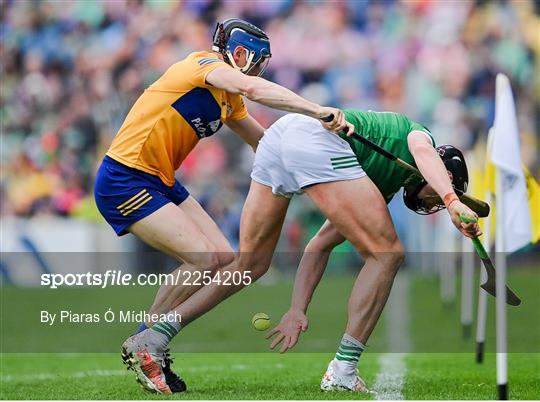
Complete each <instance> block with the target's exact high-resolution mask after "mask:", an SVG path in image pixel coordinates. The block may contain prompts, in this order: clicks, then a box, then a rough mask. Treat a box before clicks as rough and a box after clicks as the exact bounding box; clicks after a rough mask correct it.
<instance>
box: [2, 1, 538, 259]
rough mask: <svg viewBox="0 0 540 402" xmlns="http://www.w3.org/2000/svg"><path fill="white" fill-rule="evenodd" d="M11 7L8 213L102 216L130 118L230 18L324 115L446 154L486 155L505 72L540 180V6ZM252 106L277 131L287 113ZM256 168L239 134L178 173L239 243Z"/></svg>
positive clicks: (5, 167) (6, 28) (6, 84)
mask: <svg viewBox="0 0 540 402" xmlns="http://www.w3.org/2000/svg"><path fill="white" fill-rule="evenodd" d="M2 8H3V9H2V14H1V17H0V18H1V21H0V50H1V69H2V79H1V93H0V118H1V131H2V133H1V134H2V146H1V150H0V152H1V176H0V196H1V199H0V213H1V214H2V215H3V216H6V215H18V216H23V217H31V216H36V215H43V214H45V215H51V214H52V215H61V216H75V217H81V218H88V219H99V218H98V213H97V211H96V209H95V206H94V204H93V197H92V186H93V177H94V172H95V171H96V168H97V165H98V163H99V161H100V160H101V158H102V157H103V155H104V153H105V151H106V150H107V147H108V145H109V144H110V142H111V140H112V138H113V136H114V135H115V132H116V131H117V129H118V128H119V127H120V125H121V123H122V121H123V118H124V117H125V115H126V114H127V112H128V110H129V108H130V107H131V105H132V104H133V102H134V101H135V99H136V98H137V97H138V96H139V95H140V94H141V92H142V91H143V90H144V88H146V87H147V86H148V85H149V84H151V83H152V82H153V81H154V80H155V79H156V78H158V77H159V75H160V74H161V73H162V72H163V71H164V70H165V69H166V68H168V67H169V66H170V65H171V64H173V63H175V62H176V61H178V60H180V59H182V58H184V57H185V56H186V55H188V54H189V53H190V52H193V51H198V50H203V49H210V45H211V35H212V33H213V29H214V27H215V22H216V21H219V20H223V19H225V18H229V17H240V18H243V19H246V20H248V21H250V22H252V23H254V24H256V25H259V26H260V27H262V28H263V29H264V30H266V32H267V33H268V35H269V37H270V40H271V46H272V53H273V57H272V60H271V62H270V66H269V68H268V71H267V72H266V73H265V77H266V78H268V79H271V80H273V81H275V82H277V83H279V84H282V85H284V86H286V87H288V88H290V89H292V90H294V91H297V92H298V93H300V94H301V95H303V96H305V97H307V98H309V99H312V100H314V101H317V102H319V103H321V104H327V105H333V106H338V107H356V108H363V109H372V110H391V111H399V112H402V113H405V114H407V115H409V116H410V117H411V118H413V119H416V120H418V121H420V122H422V123H423V124H425V125H426V126H428V127H430V129H431V130H432V132H433V133H434V136H435V138H436V140H437V142H438V143H453V144H454V145H456V146H459V147H463V148H464V149H473V148H474V147H475V146H477V144H481V143H483V142H485V139H486V135H487V130H488V128H489V127H490V126H491V125H492V123H493V117H494V94H495V93H494V89H495V75H496V74H497V73H498V72H504V73H506V74H507V75H508V76H509V77H510V79H511V82H512V86H513V89H514V94H515V98H516V101H517V110H518V114H519V116H518V118H519V127H520V130H521V135H522V137H521V139H522V145H523V156H524V158H525V162H526V164H527V165H528V166H529V168H531V170H532V171H533V172H534V174H535V175H536V177H537V178H538V176H539V172H540V156H539V152H538V143H539V142H540V138H539V127H538V125H539V121H540V119H539V115H540V105H539V98H540V93H539V88H540V85H539V83H538V76H539V74H538V71H539V69H538V57H539V55H540V41H539V36H538V35H539V21H540V20H539V14H540V2H538V1H532V0H531V1H525V0H522V1H487V0H486V1H466V0H463V1H445V0H441V1H430V0H419V1H390V0H379V1H363V0H343V1H329V2H322V1H292V0H264V1H263V0H254V1H247V0H246V1H243V0H235V1H219V0H193V1H180V2H177V1H172V0H171V1H164V0H146V1H142V0H125V1H123V0H110V1H107V0H102V1H99V0H78V1H69V2H68V1H30V0H28V1H17V0H12V1H9V0H5V1H3V2H2ZM248 108H249V109H250V111H251V113H252V114H253V115H254V116H255V117H256V118H257V119H258V120H259V121H260V122H261V123H262V124H263V125H265V126H268V125H269V124H271V123H272V122H273V121H275V119H276V118H277V117H279V116H280V113H279V112H277V111H274V110H270V109H268V108H264V107H261V106H259V105H255V104H252V103H249V105H248ZM252 157H253V156H252V152H251V150H250V148H248V147H247V146H245V147H243V146H241V144H240V142H239V140H238V139H237V138H236V137H235V136H234V135H231V134H230V133H229V132H228V131H227V129H226V128H224V129H222V131H221V132H220V133H219V134H218V135H216V136H214V137H212V138H210V139H205V140H203V141H201V143H200V144H199V145H198V147H197V148H196V150H195V152H194V153H193V154H192V155H191V156H190V157H189V159H188V160H187V161H186V162H185V164H184V165H183V167H182V168H181V169H180V171H179V172H178V175H179V177H180V178H181V180H183V181H184V182H185V183H186V186H187V187H188V189H189V190H190V191H191V192H192V193H193V194H194V195H195V196H196V197H197V198H198V199H199V200H200V201H201V203H202V204H203V205H204V206H205V207H206V208H207V210H208V211H209V212H210V214H211V215H212V216H213V217H214V218H215V219H216V221H217V223H218V224H219V226H220V227H222V228H223V230H224V231H225V233H226V234H227V235H228V236H229V238H231V240H234V239H235V238H236V236H237V231H238V218H239V214H240V212H241V207H242V203H243V199H244V196H245V193H246V191H247V186H248V185H249V171H250V167H251V161H252ZM312 215H313V214H312V212H311V211H310V210H309V209H307V210H306V209H305V208H296V209H295V212H293V216H295V217H297V220H296V221H295V220H293V222H292V223H291V224H290V225H289V226H288V228H289V229H288V230H287V237H288V238H289V241H290V243H291V244H292V246H291V248H293V249H295V248H296V246H295V245H296V244H300V243H301V242H302V237H303V236H304V237H305V236H306V235H307V234H308V233H304V234H302V229H301V228H304V227H310V225H309V224H307V225H299V224H298V222H313V221H317V222H318V219H320V218H319V217H315V218H313V217H312ZM295 222H296V223H295ZM311 226H313V230H315V227H316V225H311ZM304 231H305V230H304Z"/></svg>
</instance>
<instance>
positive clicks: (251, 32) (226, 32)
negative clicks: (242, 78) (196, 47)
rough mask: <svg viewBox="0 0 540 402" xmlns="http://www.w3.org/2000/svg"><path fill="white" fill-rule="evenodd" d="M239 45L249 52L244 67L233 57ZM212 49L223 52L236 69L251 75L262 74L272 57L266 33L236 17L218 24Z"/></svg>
mask: <svg viewBox="0 0 540 402" xmlns="http://www.w3.org/2000/svg"><path fill="white" fill-rule="evenodd" d="M238 46H241V47H243V48H244V49H245V50H246V52H247V54H246V65H245V66H244V67H238V65H237V64H236V62H235V60H234V57H233V53H234V51H235V49H236V48H237V47H238ZM212 50H213V51H216V52H219V53H221V54H222V55H223V59H224V60H225V61H226V62H227V63H228V64H230V65H231V66H232V67H234V68H235V69H237V70H239V71H241V72H242V73H244V74H251V75H261V74H262V73H263V72H264V70H265V69H266V67H267V66H268V63H269V61H270V58H271V57H272V53H271V52H270V41H269V39H268V36H267V35H266V33H265V32H264V31H263V30H261V29H259V28H257V27H256V26H255V25H252V24H250V23H249V22H246V21H243V20H240V19H236V18H231V19H228V20H225V21H224V22H223V23H221V24H220V23H218V24H217V26H216V30H215V31H214V39H213V45H212Z"/></svg>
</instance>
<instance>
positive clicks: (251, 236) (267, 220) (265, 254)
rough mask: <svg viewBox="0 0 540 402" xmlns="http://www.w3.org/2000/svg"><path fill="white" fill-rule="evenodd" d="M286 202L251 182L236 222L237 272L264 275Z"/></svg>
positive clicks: (276, 238)
mask: <svg viewBox="0 0 540 402" xmlns="http://www.w3.org/2000/svg"><path fill="white" fill-rule="evenodd" d="M289 201H290V200H289V199H288V198H285V197H281V196H277V195H274V194H273V193H272V189H271V188H270V187H268V186H265V185H263V184H260V183H257V182H256V181H253V180H252V181H251V186H250V189H249V193H248V196H247V199H246V202H245V204H244V208H243V210H242V217H241V219H240V244H239V250H238V251H239V257H238V258H239V262H240V263H239V265H240V268H241V269H244V270H246V269H256V270H258V271H263V272H265V271H266V270H267V269H268V267H269V265H270V261H271V260H272V255H273V254H274V250H275V248H276V244H277V242H278V240H279V236H280V234H281V228H282V227H283V220H284V219H285V214H286V213H287V208H288V206H289Z"/></svg>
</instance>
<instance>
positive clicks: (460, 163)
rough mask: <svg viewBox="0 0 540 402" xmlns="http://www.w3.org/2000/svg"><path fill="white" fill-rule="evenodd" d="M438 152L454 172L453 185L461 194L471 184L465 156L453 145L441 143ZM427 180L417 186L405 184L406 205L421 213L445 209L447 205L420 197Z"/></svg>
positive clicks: (427, 213)
mask: <svg viewBox="0 0 540 402" xmlns="http://www.w3.org/2000/svg"><path fill="white" fill-rule="evenodd" d="M436 149H437V152H438V154H439V155H440V157H441V159H442V161H443V162H444V166H446V170H448V171H449V172H450V173H451V174H452V185H453V187H454V190H455V191H456V193H457V194H458V195H461V194H463V193H465V192H466V191H467V186H468V184H469V172H468V171H467V164H466V163H465V158H464V157H463V154H462V153H461V151H460V150H459V149H457V148H456V147H453V146H452V145H441V146H440V147H437V148H436ZM426 184H427V181H425V180H424V179H422V181H421V182H420V183H419V184H417V185H415V186H412V187H411V186H405V188H404V190H403V201H404V202H405V205H406V206H407V207H408V208H409V209H411V210H413V211H414V212H416V213H418V214H420V215H429V214H433V213H435V212H438V211H440V210H441V209H444V208H445V206H444V205H442V204H440V203H437V204H435V205H428V203H426V200H423V199H420V198H418V193H420V191H421V190H422V189H423V188H424V186H425V185H426Z"/></svg>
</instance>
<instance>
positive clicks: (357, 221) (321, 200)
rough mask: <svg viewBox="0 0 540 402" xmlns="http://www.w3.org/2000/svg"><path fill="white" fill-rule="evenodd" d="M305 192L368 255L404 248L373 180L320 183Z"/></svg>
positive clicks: (337, 227)
mask: <svg viewBox="0 0 540 402" xmlns="http://www.w3.org/2000/svg"><path fill="white" fill-rule="evenodd" d="M305 191H306V193H307V194H308V195H309V197H310V198H311V199H312V200H313V202H314V203H315V205H317V207H318V208H319V209H320V210H321V212H322V213H323V214H324V215H325V216H326V217H327V218H328V219H329V220H330V222H332V224H333V225H334V226H335V228H336V229H337V230H338V231H339V233H341V234H342V235H343V236H345V238H346V239H347V240H349V241H350V242H351V243H352V244H353V245H354V246H355V247H356V248H357V249H358V251H360V252H361V253H362V254H363V255H364V256H365V255H369V254H373V253H378V252H393V251H396V249H398V248H400V247H401V245H400V244H399V241H398V238H397V234H396V231H395V229H394V225H393V223H392V219H391V218H390V213H389V212H388V207H387V205H386V202H385V200H384V198H383V197H382V195H381V193H380V191H379V190H378V189H377V187H376V186H375V184H374V183H373V182H372V181H371V179H370V178H369V177H367V176H364V177H362V178H360V179H354V180H342V181H334V182H328V183H320V184H317V185H314V186H311V187H309V188H306V190H305Z"/></svg>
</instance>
